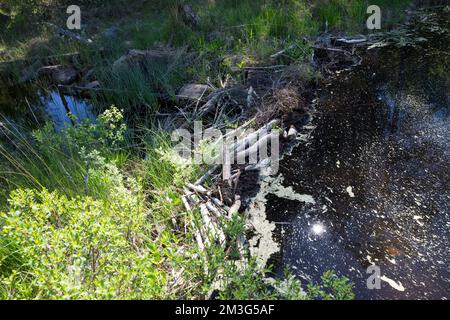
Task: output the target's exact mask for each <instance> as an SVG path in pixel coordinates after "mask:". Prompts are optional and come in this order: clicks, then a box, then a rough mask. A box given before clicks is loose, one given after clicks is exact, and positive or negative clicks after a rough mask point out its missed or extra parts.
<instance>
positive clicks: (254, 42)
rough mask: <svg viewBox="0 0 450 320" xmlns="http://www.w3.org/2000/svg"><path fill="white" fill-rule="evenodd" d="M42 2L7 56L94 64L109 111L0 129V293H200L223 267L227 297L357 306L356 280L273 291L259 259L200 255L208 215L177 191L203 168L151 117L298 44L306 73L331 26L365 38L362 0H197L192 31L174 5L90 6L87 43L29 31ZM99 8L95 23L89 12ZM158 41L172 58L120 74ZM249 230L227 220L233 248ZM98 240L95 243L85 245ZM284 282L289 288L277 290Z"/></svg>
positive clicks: (214, 251) (330, 279)
mask: <svg viewBox="0 0 450 320" xmlns="http://www.w3.org/2000/svg"><path fill="white" fill-rule="evenodd" d="M36 2H39V0H36V1H28V2H20V1H14V6H13V13H14V17H13V18H14V19H13V23H12V24H11V25H10V27H9V29H8V33H7V34H6V35H2V37H1V38H0V61H7V60H14V59H22V58H24V59H27V64H28V63H29V64H33V63H34V62H35V61H36V60H38V58H41V57H44V56H49V55H58V54H63V53H69V52H80V53H81V56H82V59H81V60H79V61H75V62H73V61H61V62H62V63H72V64H74V65H75V66H76V67H78V68H80V69H81V68H85V67H87V66H90V67H93V68H94V70H95V72H96V76H97V78H98V80H99V81H100V83H101V85H102V88H103V89H105V90H104V91H102V92H101V93H97V94H93V97H92V99H91V103H92V105H93V107H94V109H95V111H96V112H97V113H98V114H101V116H100V117H99V120H98V121H97V123H90V122H86V123H82V124H78V125H76V126H74V127H71V128H68V129H66V130H63V131H62V132H60V133H55V132H54V130H53V128H52V126H51V125H46V126H43V127H39V128H38V129H36V130H34V131H33V132H30V131H29V130H27V129H26V128H24V127H22V125H18V124H17V123H14V122H11V121H9V120H7V119H6V118H5V119H2V120H1V127H0V131H1V132H0V135H1V138H2V141H1V142H0V158H1V160H2V161H1V162H0V189H1V193H0V211H2V212H3V213H2V214H1V218H0V282H1V285H0V298H13V299H14V298H25V299H33V298H72V299H76V298H91V299H106V298H122V299H130V298H139V299H148V298H199V297H204V296H205V295H206V294H207V293H208V292H209V291H210V290H211V286H212V282H213V280H214V276H215V272H216V271H218V270H222V271H223V274H224V275H225V277H224V278H223V282H224V283H223V290H222V291H221V293H220V297H221V298H223V299H241V298H255V299H258V298H259V299H272V298H317V299H333V298H334V299H336V298H341V299H346V298H352V297H353V295H352V294H351V285H350V284H349V283H348V280H346V279H343V278H339V277H337V276H336V275H334V274H333V273H326V274H325V275H324V278H323V283H322V284H317V285H311V286H310V287H309V291H308V292H307V293H304V292H302V290H301V286H300V283H299V282H298V280H296V279H295V278H294V277H291V276H290V275H286V277H285V279H284V280H279V281H278V282H277V283H276V286H275V287H274V286H273V284H270V285H269V284H267V283H266V281H265V279H264V274H265V273H266V272H268V270H264V269H261V268H260V267H259V266H257V265H256V264H255V263H254V261H250V264H249V265H248V266H247V267H246V268H245V269H244V270H241V269H239V268H237V266H236V264H235V261H234V260H233V259H234V258H236V255H235V254H234V253H233V250H231V252H230V253H229V254H228V253H225V252H224V251H223V249H222V248H220V247H215V246H213V247H211V248H209V249H208V250H205V251H204V252H199V249H198V247H197V244H196V242H195V239H194V237H193V235H192V232H193V229H192V225H193V224H194V225H195V224H198V222H199V212H197V211H195V210H194V211H192V212H186V210H184V208H183V205H182V201H181V198H180V194H181V193H182V192H183V190H182V189H183V186H184V185H185V183H186V182H188V181H192V180H194V179H195V178H196V177H198V176H199V174H200V172H201V171H202V170H201V169H202V168H201V167H199V166H198V165H193V164H192V163H182V162H180V161H177V158H176V157H175V156H174V154H173V153H172V146H173V145H172V141H170V136H169V133H168V132H166V131H164V129H162V128H161V127H159V126H158V125H157V124H156V122H155V118H154V113H155V112H156V111H158V110H159V109H160V107H161V106H160V101H161V99H158V96H160V95H164V99H165V100H169V101H170V100H171V99H172V98H173V96H174V95H175V93H176V92H177V90H178V89H179V88H180V87H181V86H182V85H183V84H185V83H189V82H195V83H206V82H207V81H209V82H211V83H212V84H214V85H216V86H217V87H219V86H220V84H221V81H223V80H224V79H226V78H227V77H230V76H231V77H233V78H234V79H235V80H236V81H237V82H238V83H239V81H241V80H242V79H241V76H240V75H239V74H236V71H235V67H244V66H246V65H249V64H259V63H264V64H265V63H272V62H271V61H270V59H269V56H270V54H272V53H275V52H277V51H279V50H281V49H284V48H287V47H289V46H290V45H291V44H296V47H295V48H294V49H292V50H290V51H289V52H288V54H289V56H291V58H292V59H291V61H289V62H290V63H293V64H299V65H301V64H302V63H304V62H305V61H308V59H309V57H310V54H311V48H310V47H309V46H308V44H305V43H304V41H303V38H304V37H305V36H306V37H314V36H315V35H317V34H318V33H319V32H321V31H323V30H324V29H325V25H328V28H329V30H333V31H344V32H348V33H359V32H362V31H364V25H365V19H366V13H365V10H366V8H367V1H362V0H361V1H356V0H349V1H344V0H317V1H294V0H283V1H275V0H260V1H254V0H253V1H252V0H240V1H238V0H223V1H207V0H197V1H192V2H191V3H192V4H193V6H194V8H195V9H196V11H197V12H198V13H199V15H200V16H201V18H202V20H201V24H200V26H199V27H198V28H197V29H191V28H189V27H187V26H185V25H184V24H183V23H182V22H181V20H180V17H179V14H178V13H177V10H176V6H177V4H179V3H181V1H178V0H173V1H162V0H161V1H147V4H146V5H142V6H141V3H140V2H139V1H137V2H135V3H133V4H132V5H131V4H129V5H127V3H128V2H129V1H122V0H117V1H115V3H114V5H116V7H114V6H113V5H112V4H111V3H109V5H104V3H103V2H100V1H94V2H92V1H91V2H89V1H83V2H82V5H83V6H86V7H85V8H87V9H88V10H86V12H87V13H88V14H87V16H86V19H87V21H88V23H87V29H86V30H85V34H87V35H89V36H91V37H92V38H93V39H94V44H91V45H87V44H80V43H77V42H74V41H71V40H68V39H61V38H58V37H55V36H54V35H53V34H52V33H51V32H50V30H47V29H45V28H43V27H38V26H36V25H33V27H32V28H28V29H27V28H22V30H21V27H20V23H19V22H20V21H21V19H22V20H23V19H24V17H25V16H24V15H23V14H24V13H25V12H27V14H29V19H30V21H31V20H34V19H35V20H36V21H38V20H39V19H40V17H41V12H40V11H39V10H38V11H36V12H34V13H33V14H30V11H29V9H30V8H28V7H26V5H30V4H33V3H36ZM409 2H410V1H406V0H394V1H387V0H374V1H373V2H371V4H378V5H380V6H381V7H382V10H383V14H386V17H387V20H388V21H387V22H386V27H389V26H391V25H392V24H394V23H395V22H396V21H398V20H399V19H401V14H397V15H396V16H394V15H393V14H392V12H395V13H401V12H402V10H403V9H404V8H405V7H406V5H407V3H409ZM47 3H50V4H52V5H54V2H52V1H47ZM60 4H61V3H60ZM21 6H23V7H21ZM88 6H91V7H88ZM127 6H128V8H127ZM96 7H98V8H100V9H98V10H97V13H98V17H95V16H94V15H92V16H89V13H90V12H91V11H92V12H94V11H95V8H96ZM55 8H56V7H54V8H53V9H55ZM136 8H139V9H136ZM31 9H33V8H32V7H31ZM50 9H52V8H50ZM53 9H52V10H53ZM52 10H50V11H49V12H50V13H51V14H52V15H51V16H52V19H54V20H52V21H53V22H57V23H60V24H61V23H62V22H63V21H64V19H63V18H64V16H61V15H58V14H57V13H56V16H53V14H54V13H55V12H58V11H57V10H56V11H52ZM389 12H391V13H389ZM120 13H122V14H120ZM389 15H391V16H392V17H390V16H389ZM111 25H117V26H118V27H119V29H120V32H119V34H118V37H117V38H115V39H113V40H111V39H105V38H104V37H103V36H102V31H103V30H104V29H105V28H108V27H109V26H111ZM161 44H162V45H169V46H170V47H171V48H172V49H173V51H174V52H175V54H174V56H173V59H170V61H168V62H167V63H158V64H155V63H152V61H146V62H144V63H143V67H144V68H141V67H142V66H141V67H130V68H125V69H122V70H113V69H112V68H111V66H112V63H113V62H114V61H115V60H116V59H118V58H119V57H120V56H121V55H123V54H124V53H125V52H126V50H127V48H137V49H149V48H152V47H153V46H155V45H161ZM100 48H102V50H100ZM232 56H237V57H238V58H237V59H235V60H237V62H233V59H232V58H230V57H232ZM234 64H235V65H234ZM35 67H36V68H37V67H38V66H35ZM143 70H145V71H143ZM20 71H21V69H20V68H17V69H16V70H13V73H14V74H15V75H16V76H18V75H19V74H20ZM302 74H304V73H302ZM309 77H311V78H312V77H314V76H313V75H309ZM11 104H13V103H12V102H11ZM171 104H173V105H175V104H176V101H175V100H173V99H172V101H171ZM111 105H116V106H118V107H119V108H120V109H123V110H124V112H120V111H119V109H118V108H110V106H111ZM14 107H16V106H14ZM105 110H106V112H105V113H103V112H104V111H105ZM230 125H233V124H230ZM203 169H204V168H203ZM173 221H175V222H176V225H177V226H175V225H174V223H173ZM244 225H245V223H244V220H243V219H240V218H235V219H232V220H231V221H230V222H227V223H225V222H224V225H223V227H224V230H225V233H226V235H227V237H228V239H231V240H233V239H236V237H237V236H238V235H239V234H241V233H242V232H243V228H244ZM185 230H186V231H185ZM92 243H95V244H96V246H95V247H92V246H91V247H89V244H92ZM99 256H100V257H101V258H100V259H103V260H102V261H101V262H100V261H99V260H98V257H99ZM100 265H101V266H102V268H101V269H99V266H100ZM205 265H207V266H208V268H205ZM206 269H207V270H208V272H207V271H206ZM74 270H75V271H74ZM72 271H73V272H72ZM175 279H178V282H177V283H176V284H174V280H175ZM283 281H284V282H283ZM281 282H283V283H281ZM277 286H278V287H283V288H286V287H287V288H289V290H287V291H284V293H281V291H279V290H277V289H276V287H277Z"/></svg>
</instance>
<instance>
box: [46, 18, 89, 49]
mask: <svg viewBox="0 0 450 320" xmlns="http://www.w3.org/2000/svg"><path fill="white" fill-rule="evenodd" d="M44 24H46V25H47V26H49V27H51V28H52V29H54V30H55V32H56V33H57V34H58V35H60V36H65V37H68V38H70V39H72V40H75V41H78V42H82V43H88V44H91V43H93V41H92V40H91V39H86V38H83V37H82V36H80V35H78V34H76V33H75V32H72V31H69V30H66V29H64V28H62V27H59V26H57V25H55V24H53V23H50V22H44Z"/></svg>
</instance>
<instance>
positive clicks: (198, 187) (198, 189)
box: [186, 183, 209, 195]
mask: <svg viewBox="0 0 450 320" xmlns="http://www.w3.org/2000/svg"><path fill="white" fill-rule="evenodd" d="M186 186H187V187H188V188H189V189H191V190H192V191H195V192H197V193H200V194H204V195H207V194H208V193H209V191H208V190H207V189H205V188H204V187H203V186H201V185H194V184H192V183H188V184H187V185H186Z"/></svg>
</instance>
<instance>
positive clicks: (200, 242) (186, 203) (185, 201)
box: [181, 195, 205, 251]
mask: <svg viewBox="0 0 450 320" xmlns="http://www.w3.org/2000/svg"><path fill="white" fill-rule="evenodd" d="M181 201H182V202H183V205H184V207H185V208H186V210H187V211H192V207H191V206H190V204H189V201H188V196H186V195H184V196H182V197H181ZM191 227H192V230H193V231H194V232H195V230H196V229H197V228H196V227H195V224H194V222H193V221H192V220H191ZM195 239H196V241H197V245H198V248H199V249H200V250H201V251H204V250H205V245H204V244H203V240H202V237H201V235H200V233H199V232H195Z"/></svg>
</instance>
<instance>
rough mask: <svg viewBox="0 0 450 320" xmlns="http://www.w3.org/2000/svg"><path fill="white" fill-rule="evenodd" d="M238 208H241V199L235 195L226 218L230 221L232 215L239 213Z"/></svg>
mask: <svg viewBox="0 0 450 320" xmlns="http://www.w3.org/2000/svg"><path fill="white" fill-rule="evenodd" d="M240 208H241V197H240V196H239V195H236V196H235V201H234V203H233V205H232V206H231V207H230V210H228V217H229V218H230V219H231V217H232V216H233V214H236V213H238V212H239V209H240Z"/></svg>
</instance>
